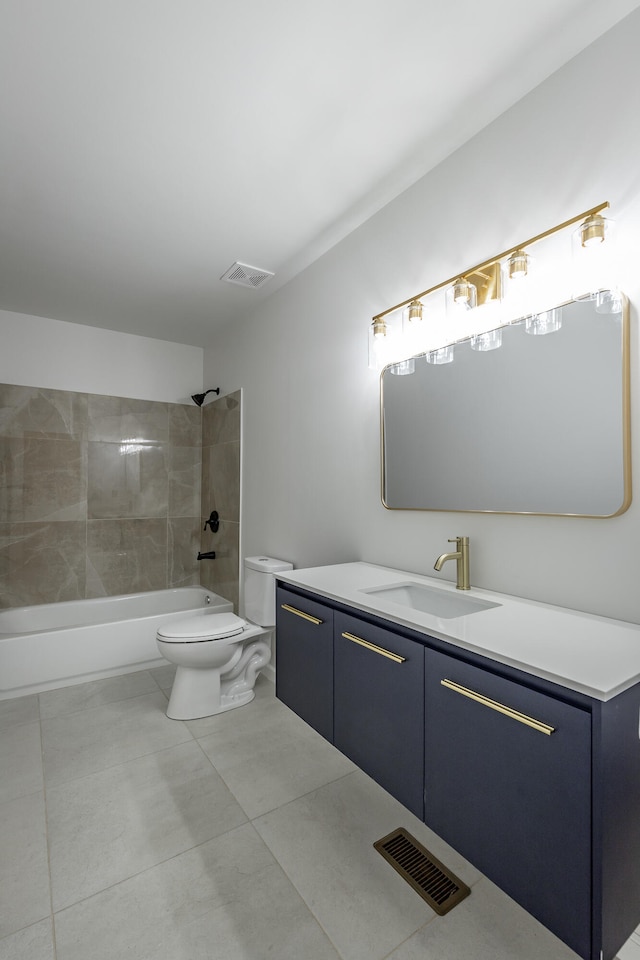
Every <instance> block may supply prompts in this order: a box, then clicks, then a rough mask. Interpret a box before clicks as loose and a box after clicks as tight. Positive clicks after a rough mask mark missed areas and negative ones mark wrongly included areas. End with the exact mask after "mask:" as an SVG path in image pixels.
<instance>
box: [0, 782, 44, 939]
mask: <svg viewBox="0 0 640 960" xmlns="http://www.w3.org/2000/svg"><path fill="white" fill-rule="evenodd" d="M50 912H51V903H50V897H49V870H48V866H47V845H46V840H45V820H44V796H43V794H42V793H35V794H32V795H31V796H29V797H20V798H19V799H17V800H10V801H8V802H7V803H3V804H1V805H0V937H7V936H9V934H12V933H15V932H16V931H18V930H21V929H22V928H23V927H27V926H29V925H30V924H33V923H36V922H37V921H38V920H42V919H44V918H45V917H48V916H49V914H50Z"/></svg>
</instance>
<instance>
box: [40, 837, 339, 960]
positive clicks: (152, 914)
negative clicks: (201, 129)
mask: <svg viewBox="0 0 640 960" xmlns="http://www.w3.org/2000/svg"><path fill="white" fill-rule="evenodd" d="M56 939H57V956H58V960H87V957H91V960H114V958H121V957H122V958H124V957H132V958H135V960H159V958H167V960H169V958H170V960H339V957H338V954H337V953H336V952H335V950H334V948H333V947H332V945H331V944H330V942H329V940H328V939H327V937H326V935H325V934H324V933H323V931H322V930H321V928H320V926H319V925H318V923H317V922H316V920H315V919H314V918H313V916H312V915H311V913H310V912H309V910H308V908H307V906H306V905H305V904H304V902H303V901H302V899H301V898H300V896H299V895H298V893H297V892H296V890H295V889H294V887H293V886H292V885H291V883H290V882H289V880H288V879H287V877H286V876H285V874H284V873H283V872H282V870H281V868H280V867H279V865H278V864H277V863H276V861H275V860H274V859H273V857H272V856H271V854H270V853H269V851H268V850H267V848H266V847H265V845H264V843H263V842H262V841H261V840H260V838H259V837H258V835H257V834H256V832H255V831H254V830H253V828H252V827H251V826H250V825H249V824H247V825H245V826H242V827H238V828H237V829H236V830H233V831H231V832H230V833H227V834H225V835H224V836H222V837H218V838H216V839H214V840H210V841H208V842H207V843H204V844H202V845H201V846H199V847H196V848H195V849H194V850H190V851H188V852H186V853H183V854H181V855H180V856H178V857H174V858H173V859H172V860H168V861H166V862H165V863H162V864H159V865H158V866H156V867H153V868H151V869H149V870H147V871H145V872H144V873H142V874H139V875H138V876H136V877H132V878H131V879H130V880H125V881H123V882H122V883H119V884H118V885H117V886H115V887H111V888H110V889H108V890H105V891H103V892H102V893H99V894H96V895H95V896H94V897H90V898H89V899H88V900H83V901H82V902H81V903H78V904H77V905H75V906H73V907H70V908H68V909H67V910H63V911H61V912H60V913H58V914H57V915H56Z"/></svg>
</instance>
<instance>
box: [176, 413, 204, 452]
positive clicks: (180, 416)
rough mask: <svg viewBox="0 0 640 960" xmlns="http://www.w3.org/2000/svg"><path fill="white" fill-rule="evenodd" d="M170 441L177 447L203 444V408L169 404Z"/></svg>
mask: <svg viewBox="0 0 640 960" xmlns="http://www.w3.org/2000/svg"><path fill="white" fill-rule="evenodd" d="M169 443H170V444H171V445H172V446H176V447H201V446H202V408H201V407H197V406H196V405H195V404H190V405H189V406H187V405H186V404H182V403H170V404H169Z"/></svg>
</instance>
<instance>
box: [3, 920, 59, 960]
mask: <svg viewBox="0 0 640 960" xmlns="http://www.w3.org/2000/svg"><path fill="white" fill-rule="evenodd" d="M0 960H54V953H53V931H52V925H51V920H50V919H48V920H41V921H40V923H34V924H33V926H31V927H26V928H25V929H24V930H19V931H18V932H17V933H12V934H11V935H10V936H8V937H5V938H4V940H0Z"/></svg>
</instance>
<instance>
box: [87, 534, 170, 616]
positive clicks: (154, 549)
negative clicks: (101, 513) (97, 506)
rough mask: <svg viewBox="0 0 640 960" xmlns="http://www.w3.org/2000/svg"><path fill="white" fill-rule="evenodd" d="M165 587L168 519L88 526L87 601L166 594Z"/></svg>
mask: <svg viewBox="0 0 640 960" xmlns="http://www.w3.org/2000/svg"><path fill="white" fill-rule="evenodd" d="M166 585H167V521H166V519H148V520H90V521H89V522H88V523H87V584H86V596H87V597H103V596H114V595H116V594H119V593H136V592H138V591H144V590H163V589H165V587H166Z"/></svg>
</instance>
